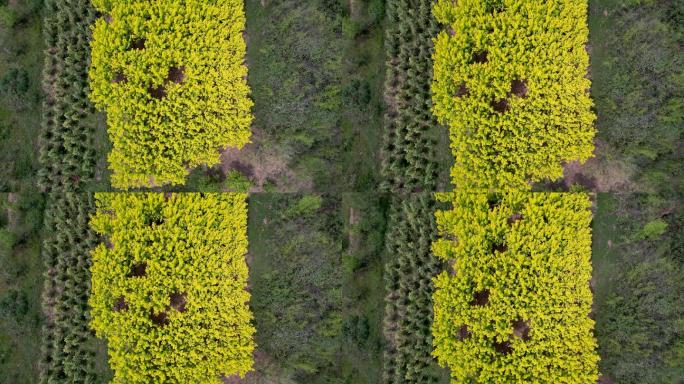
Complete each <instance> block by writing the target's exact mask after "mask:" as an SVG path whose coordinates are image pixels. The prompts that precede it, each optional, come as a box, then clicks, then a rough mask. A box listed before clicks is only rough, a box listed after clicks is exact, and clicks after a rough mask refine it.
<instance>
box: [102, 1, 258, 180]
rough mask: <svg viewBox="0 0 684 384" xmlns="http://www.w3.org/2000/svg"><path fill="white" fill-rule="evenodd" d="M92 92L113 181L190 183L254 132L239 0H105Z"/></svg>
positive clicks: (243, 20)
mask: <svg viewBox="0 0 684 384" xmlns="http://www.w3.org/2000/svg"><path fill="white" fill-rule="evenodd" d="M94 4H95V6H96V8H97V9H98V10H99V11H100V12H103V13H105V14H106V15H105V16H104V17H102V18H100V19H99V20H97V22H96V23H95V26H94V29H93V42H92V66H91V69H90V80H91V88H92V93H91V99H92V100H93V102H94V103H95V105H96V107H98V108H100V109H103V110H105V111H106V112H107V120H108V126H109V127H108V132H109V137H110V139H111V141H112V145H113V148H112V152H111V153H110V155H109V162H110V168H111V170H112V171H113V174H112V186H114V187H117V188H123V189H127V188H131V187H151V186H159V185H166V184H184V181H185V177H186V176H187V175H188V169H190V168H194V167H197V166H199V165H208V166H213V165H215V164H218V163H219V150H220V149H221V148H224V147H226V146H232V147H237V148H241V147H242V146H243V145H245V144H246V143H247V142H249V138H250V129H249V127H250V124H251V121H252V115H251V112H250V109H251V107H252V101H251V100H250V99H249V87H248V85H247V80H246V77H247V67H246V65H245V64H244V56H245V49H246V47H245V42H244V39H243V36H242V32H243V30H244V27H245V16H244V10H243V3H242V1H238V0H212V1H207V0H184V1H174V0H165V1H159V2H155V3H153V4H150V3H149V2H148V1H142V0H136V1H106V0H100V1H97V2H95V3H94Z"/></svg>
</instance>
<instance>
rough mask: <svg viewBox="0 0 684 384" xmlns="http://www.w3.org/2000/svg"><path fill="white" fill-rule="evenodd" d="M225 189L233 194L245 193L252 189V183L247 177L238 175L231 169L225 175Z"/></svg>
mask: <svg viewBox="0 0 684 384" xmlns="http://www.w3.org/2000/svg"><path fill="white" fill-rule="evenodd" d="M225 184H226V187H227V188H228V189H229V190H231V191H233V192H241V193H247V192H249V190H250V188H252V182H251V181H250V180H249V177H247V176H245V175H243V174H242V173H240V171H238V170H236V169H232V170H230V171H229V172H228V174H227V175H226V181H225Z"/></svg>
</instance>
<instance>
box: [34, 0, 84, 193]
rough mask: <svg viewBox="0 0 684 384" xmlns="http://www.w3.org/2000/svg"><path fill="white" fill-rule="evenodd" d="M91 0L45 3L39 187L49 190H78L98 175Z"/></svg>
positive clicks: (63, 0)
mask: <svg viewBox="0 0 684 384" xmlns="http://www.w3.org/2000/svg"><path fill="white" fill-rule="evenodd" d="M95 17H96V15H95V9H94V8H93V7H92V5H91V4H90V1H89V0H47V1H46V2H45V23H44V31H43V35H44V37H45V44H46V50H45V66H44V68H43V90H44V92H45V101H44V103H43V127H42V135H41V140H40V163H41V168H40V170H39V173H38V184H39V186H40V188H41V189H42V190H44V191H77V190H79V189H82V186H83V185H84V183H87V182H88V181H90V180H92V179H93V178H94V176H95V167H96V164H97V154H96V151H95V149H94V129H95V128H94V125H95V124H94V120H93V119H92V114H93V112H94V110H93V107H92V105H91V104H90V101H89V100H88V75H87V74H88V62H89V55H90V52H89V51H90V50H89V47H88V44H89V40H90V32H89V28H90V24H91V23H92V22H93V21H94V20H95Z"/></svg>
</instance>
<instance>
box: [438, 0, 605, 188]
mask: <svg viewBox="0 0 684 384" xmlns="http://www.w3.org/2000/svg"><path fill="white" fill-rule="evenodd" d="M586 11H587V2H586V0H582V1H560V2H559V1H554V2H551V1H538V0H526V1H511V2H508V1H501V0H459V1H457V2H454V1H451V0H439V1H438V2H437V4H436V5H435V8H434V14H435V17H436V18H437V20H439V21H440V22H441V23H443V24H445V30H443V31H442V32H440V34H439V36H438V37H437V39H436V40H435V54H434V82H433V85H432V91H433V103H434V106H433V112H434V114H435V115H436V116H437V118H438V120H439V121H440V122H441V123H443V124H446V125H448V126H449V129H450V131H451V134H450V136H451V148H452V151H453V154H454V157H455V165H454V167H453V168H452V171H451V176H452V179H453V183H454V185H455V186H457V187H459V188H516V189H527V188H529V184H530V183H533V182H538V181H541V180H551V181H554V180H556V179H558V178H560V177H561V176H563V168H562V166H563V163H564V162H567V161H570V160H579V161H580V162H583V161H585V160H587V159H588V158H589V157H590V156H591V154H592V151H593V148H594V146H593V142H592V140H593V138H594V134H595V131H594V128H593V122H594V119H595V116H594V114H593V112H592V111H591V106H592V103H591V99H590V97H589V87H590V85H591V83H590V81H589V80H588V79H587V78H586V73H587V67H588V64H589V57H588V55H587V52H586V51H585V44H586V41H587V35H588V29H587V26H586V18H587V12H586Z"/></svg>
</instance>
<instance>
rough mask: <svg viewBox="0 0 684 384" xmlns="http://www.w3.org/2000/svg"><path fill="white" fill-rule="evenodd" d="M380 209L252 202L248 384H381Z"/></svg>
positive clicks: (325, 201)
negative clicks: (252, 350) (252, 332)
mask: <svg viewBox="0 0 684 384" xmlns="http://www.w3.org/2000/svg"><path fill="white" fill-rule="evenodd" d="M382 204H383V203H382V201H381V200H379V199H378V197H377V196H376V195H375V194H348V195H344V196H338V197H331V196H327V195H325V196H318V195H296V194H294V195H289V194H256V195H251V197H250V204H249V205H250V221H249V238H250V244H251V246H250V250H249V255H250V257H249V262H250V274H251V275H250V283H251V286H252V307H253V311H254V315H255V322H256V327H257V335H256V338H257V340H256V341H257V345H258V348H257V351H256V354H255V355H256V363H255V370H256V372H255V374H254V375H248V378H249V379H250V380H251V381H248V382H249V383H271V382H279V383H321V384H322V383H339V384H343V383H349V384H365V383H367V384H375V383H378V382H379V381H380V377H381V373H380V367H381V364H382V363H381V361H380V357H381V349H382V345H381V344H382V335H381V329H380V328H381V327H380V323H381V317H382V310H381V308H382V306H381V305H382V288H381V282H382V260H381V252H382V233H383V228H384V215H383V208H382V206H383V205H382Z"/></svg>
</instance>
